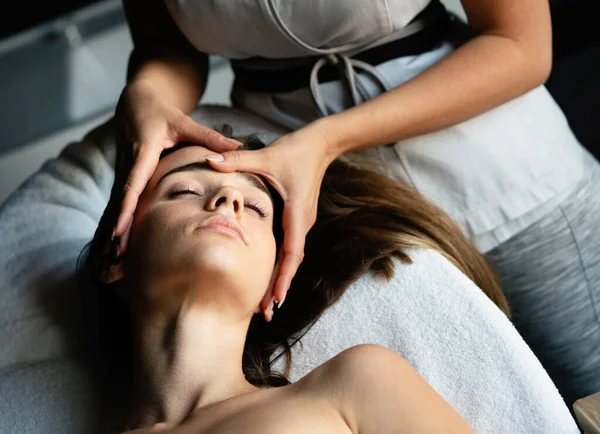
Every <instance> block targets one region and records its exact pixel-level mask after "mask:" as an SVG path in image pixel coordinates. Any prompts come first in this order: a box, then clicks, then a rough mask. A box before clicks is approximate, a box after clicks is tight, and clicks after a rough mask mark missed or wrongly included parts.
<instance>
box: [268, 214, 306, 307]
mask: <svg viewBox="0 0 600 434" xmlns="http://www.w3.org/2000/svg"><path fill="white" fill-rule="evenodd" d="M300 216H301V212H300V210H298V209H294V210H289V211H285V210H284V218H283V226H284V232H283V234H284V235H283V260H282V264H281V269H280V271H279V276H278V277H277V281H276V283H275V287H274V289H273V295H274V297H275V300H277V303H278V304H279V305H280V306H281V305H282V304H283V302H284V300H285V297H286V295H287V291H288V289H289V287H290V284H291V283H292V279H293V278H294V276H295V275H296V271H298V267H299V266H300V264H301V263H302V261H303V259H304V243H305V240H306V232H307V230H306V229H305V226H304V224H303V223H302V217H300Z"/></svg>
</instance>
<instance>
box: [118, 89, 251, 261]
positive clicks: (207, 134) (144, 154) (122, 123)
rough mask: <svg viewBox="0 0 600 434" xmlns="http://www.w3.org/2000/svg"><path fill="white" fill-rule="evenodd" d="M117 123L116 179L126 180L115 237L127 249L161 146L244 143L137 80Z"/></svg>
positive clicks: (222, 148) (226, 147) (223, 147)
mask: <svg viewBox="0 0 600 434" xmlns="http://www.w3.org/2000/svg"><path fill="white" fill-rule="evenodd" d="M115 122H116V141H117V162H116V167H115V183H116V182H121V183H122V185H123V199H122V204H121V210H120V212H119V216H118V218H117V223H116V225H115V229H114V231H113V236H114V237H120V243H119V250H120V252H121V253H123V252H124V251H125V250H126V248H127V242H128V238H129V230H130V226H131V223H132V221H133V215H134V212H135V209H136V206H137V203H138V199H139V197H140V195H141V194H142V192H143V191H144V188H145V187H146V184H147V183H148V181H149V180H150V178H151V177H152V175H153V173H154V171H155V170H156V166H157V165H158V161H159V159H160V155H161V153H162V151H164V150H165V149H169V148H171V147H173V146H175V145H176V144H177V143H180V142H192V143H195V144H198V145H201V146H205V147H207V148H209V149H211V150H213V151H215V152H219V153H221V152H226V151H231V150H234V149H236V148H237V147H238V146H239V145H240V143H239V142H237V141H235V140H232V139H228V138H226V137H224V136H223V135H221V134H220V133H218V132H217V131H215V130H213V129H211V128H207V127H205V126H202V125H200V124H198V123H196V122H194V121H193V120H192V118H190V117H189V116H188V115H187V114H185V113H184V112H183V111H181V110H180V109H178V108H176V107H174V106H173V105H172V103H171V104H170V103H169V102H167V101H164V100H163V99H161V98H160V96H159V93H158V92H156V90H155V88H154V87H153V86H152V85H151V84H150V83H146V82H133V83H131V84H128V85H127V86H126V87H125V89H124V90H123V92H122V94H121V97H120V99H119V103H118V105H117V109H116V112H115Z"/></svg>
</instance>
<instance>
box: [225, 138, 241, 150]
mask: <svg viewBox="0 0 600 434" xmlns="http://www.w3.org/2000/svg"><path fill="white" fill-rule="evenodd" d="M221 141H222V142H225V143H227V144H228V145H231V146H235V147H236V148H237V147H238V146H240V145H241V143H240V142H238V141H237V140H234V139H228V138H227V137H223V138H222V139H221Z"/></svg>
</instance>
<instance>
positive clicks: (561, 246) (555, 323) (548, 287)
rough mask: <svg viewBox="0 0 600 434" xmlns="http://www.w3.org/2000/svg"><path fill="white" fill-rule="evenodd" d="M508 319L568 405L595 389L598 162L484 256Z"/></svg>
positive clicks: (599, 338) (599, 351) (599, 379)
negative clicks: (557, 201)
mask: <svg viewBox="0 0 600 434" xmlns="http://www.w3.org/2000/svg"><path fill="white" fill-rule="evenodd" d="M486 257H487V258H488V260H489V261H490V262H491V263H492V265H493V266H494V267H495V268H496V270H497V272H498V273H499V274H500V276H502V288H503V290H504V293H505V294H506V297H507V299H508V302H509V304H510V306H511V309H512V320H513V323H514V325H515V327H516V328H517V330H518V331H519V332H520V334H521V335H522V336H523V338H524V339H525V341H526V342H527V343H528V344H529V346H530V347H531V349H532V350H533V352H534V353H535V354H536V355H537V357H538V358H539V359H540V361H541V363H542V364H543V365H544V367H545V368H546V371H547V372H548V374H549V375H550V377H551V378H552V380H553V381H554V383H555V384H556V386H557V388H558V389H559V391H560V393H561V395H562V396H563V398H564V400H565V402H566V403H567V405H568V406H569V408H571V410H572V404H573V402H574V401H575V400H576V399H578V398H581V397H584V396H586V395H590V394H593V393H596V392H600V164H598V162H597V161H596V160H594V159H593V157H591V156H590V157H589V159H588V162H587V164H586V172H585V175H584V177H583V179H582V181H581V182H580V183H579V185H578V186H577V188H576V189H575V191H574V192H573V193H572V194H571V195H570V196H569V197H568V198H567V199H566V200H565V201H564V202H562V203H561V205H560V206H559V207H558V208H557V209H555V210H554V211H553V212H551V213H550V214H549V215H547V216H546V217H544V218H543V219H542V220H540V221H538V222H537V223H535V224H534V225H532V226H530V227H529V228H527V229H526V230H524V231H522V232H521V233H520V234H518V235H516V236H515V237H513V238H511V239H510V240H508V241H507V242H505V243H503V244H502V245H500V246H498V247H497V248H495V249H494V250H492V251H490V252H489V253H488V254H486Z"/></svg>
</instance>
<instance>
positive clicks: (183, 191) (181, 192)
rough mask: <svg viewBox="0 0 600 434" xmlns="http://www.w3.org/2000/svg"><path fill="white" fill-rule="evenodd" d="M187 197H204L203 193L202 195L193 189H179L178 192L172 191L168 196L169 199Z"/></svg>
mask: <svg viewBox="0 0 600 434" xmlns="http://www.w3.org/2000/svg"><path fill="white" fill-rule="evenodd" d="M185 195H195V196H202V193H200V192H199V191H198V190H194V189H193V188H178V189H176V190H173V191H170V192H169V193H168V195H167V196H168V198H169V199H172V198H174V197H177V196H185Z"/></svg>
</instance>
